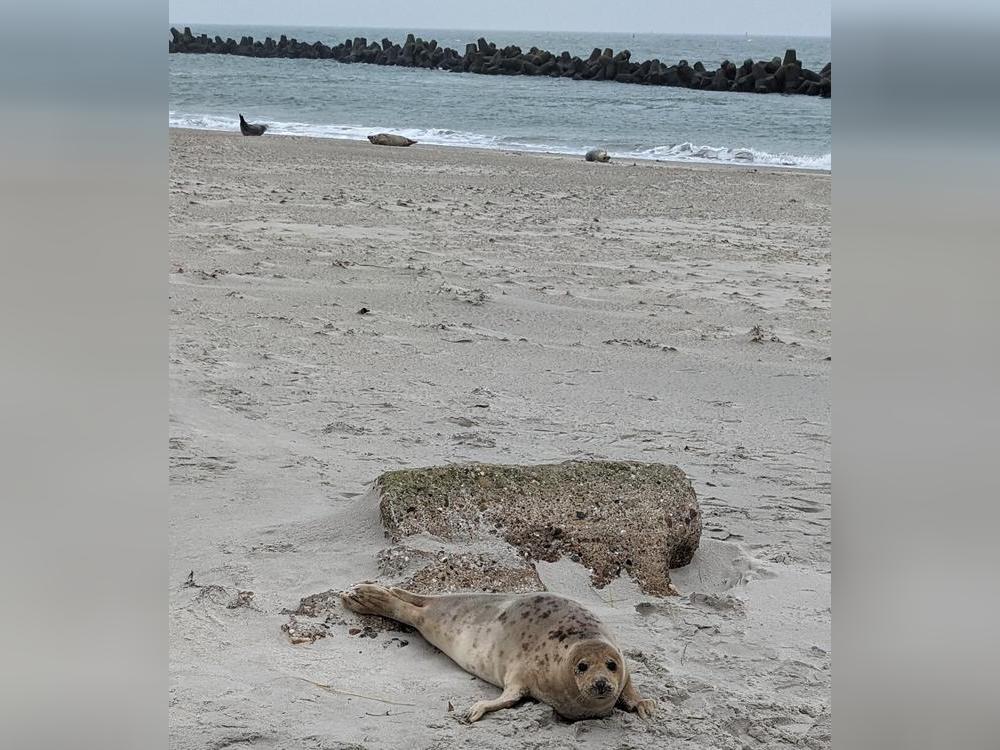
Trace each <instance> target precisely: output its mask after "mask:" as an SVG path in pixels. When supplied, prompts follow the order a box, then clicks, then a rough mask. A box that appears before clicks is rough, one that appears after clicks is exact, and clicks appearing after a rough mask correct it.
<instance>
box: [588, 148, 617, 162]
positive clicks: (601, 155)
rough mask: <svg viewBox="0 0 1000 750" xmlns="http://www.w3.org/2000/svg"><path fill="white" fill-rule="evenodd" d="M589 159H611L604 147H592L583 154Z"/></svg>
mask: <svg viewBox="0 0 1000 750" xmlns="http://www.w3.org/2000/svg"><path fill="white" fill-rule="evenodd" d="M583 158H584V159H586V160H587V161H611V157H610V156H608V152H607V151H605V150H604V149H603V148H592V149H590V151H588V152H587V153H586V154H584V156H583Z"/></svg>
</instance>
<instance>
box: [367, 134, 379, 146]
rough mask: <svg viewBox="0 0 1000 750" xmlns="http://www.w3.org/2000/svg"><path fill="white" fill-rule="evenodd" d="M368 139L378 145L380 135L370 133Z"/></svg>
mask: <svg viewBox="0 0 1000 750" xmlns="http://www.w3.org/2000/svg"><path fill="white" fill-rule="evenodd" d="M368 140H369V141H370V142H371V143H374V144H376V145H378V136H377V135H370V136H368Z"/></svg>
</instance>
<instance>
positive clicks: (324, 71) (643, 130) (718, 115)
mask: <svg viewBox="0 0 1000 750" xmlns="http://www.w3.org/2000/svg"><path fill="white" fill-rule="evenodd" d="M174 25H175V26H178V27H180V26H182V25H183V24H174ZM189 25H191V30H192V32H193V33H194V34H195V35H199V34H202V33H205V34H208V35H209V37H214V36H215V35H217V34H218V35H219V36H221V37H222V38H223V39H225V38H227V37H233V38H234V39H237V40H239V38H240V37H241V36H244V35H249V36H253V38H254V39H255V40H263V39H264V38H265V37H266V36H271V37H272V38H274V39H278V37H280V36H281V35H282V34H284V35H285V36H287V37H288V38H289V39H292V38H295V39H298V40H299V41H300V42H309V43H312V42H316V41H322V42H324V43H325V44H329V45H333V44H338V43H340V42H343V41H345V40H347V39H353V37H355V36H363V37H365V38H366V39H367V40H368V41H369V42H372V41H376V42H380V41H381V40H382V38H383V37H388V38H389V39H390V40H392V41H394V42H398V43H400V44H402V43H403V41H404V40H405V38H406V34H407V33H409V32H412V33H414V34H415V35H416V36H419V37H422V38H423V39H425V40H431V39H436V40H437V42H438V44H439V45H441V46H447V47H452V48H453V49H455V50H457V51H458V52H459V53H460V54H464V52H465V45H466V44H467V43H469V42H475V41H476V39H477V38H478V37H480V36H485V37H486V39H487V40H489V41H491V42H495V43H496V44H497V46H498V47H503V46H505V45H508V44H517V45H518V46H520V47H521V48H522V49H523V50H525V51H527V50H528V49H530V48H531V47H532V46H537V47H539V48H541V49H547V50H549V51H550V52H553V53H555V54H559V53H560V52H562V51H563V50H567V51H569V52H570V54H571V55H578V56H580V57H582V58H584V59H586V58H587V57H588V56H589V55H590V52H591V50H592V49H593V48H595V47H599V48H600V49H602V50H603V49H604V48H605V47H611V48H612V49H613V50H614V51H615V52H616V53H617V52H619V51H620V50H623V49H628V50H629V51H631V53H632V57H631V59H632V61H633V62H641V61H643V60H646V59H650V58H654V57H655V58H659V60H660V61H661V62H663V63H664V64H666V65H670V64H675V63H677V62H678V61H680V60H682V59H685V60H687V61H688V63H690V64H691V65H694V63H695V62H696V61H699V60H700V61H702V62H703V63H704V64H705V67H706V68H708V69H709V70H714V69H715V68H717V67H718V65H719V63H720V62H721V61H722V60H724V59H728V60H731V61H733V62H735V63H736V64H740V63H742V62H743V60H745V59H746V58H753V59H754V60H759V59H764V60H769V59H770V58H772V57H774V56H779V57H780V56H782V55H783V54H784V52H785V50H786V49H788V48H793V49H795V50H796V52H797V54H798V59H799V60H801V61H802V63H803V65H804V66H805V67H807V68H810V69H812V70H815V71H817V72H818V71H819V69H820V68H822V66H823V65H825V64H826V63H827V62H830V39H829V38H828V37H827V38H823V37H777V36H772V37H766V36H755V35H752V34H748V35H746V36H710V35H683V36H672V35H665V34H634V35H633V34H604V33H561V32H526V31H508V32H498V31H489V32H486V31H476V30H471V31H456V30H446V29H407V30H404V29H376V28H368V29H358V28H324V27H278V26H275V27H263V26H219V25H194V24H189ZM168 38H169V34H168V33H167V31H166V30H165V32H164V37H163V45H164V52H166V46H167V40H168ZM169 57H170V111H169V124H170V125H171V126H173V127H186V128H203V129H209V130H230V131H236V130H238V129H239V125H238V123H239V120H238V117H237V115H238V113H240V112H242V113H243V114H244V115H245V116H246V118H247V119H248V120H250V121H251V122H263V123H267V125H268V133H277V134H287V135H305V136H314V137H321V138H324V137H325V138H349V139H357V140H361V139H363V138H365V136H367V135H368V134H370V133H374V132H380V131H391V132H394V133H400V134H402V135H406V136H409V137H410V138H414V139H416V140H417V141H419V142H421V143H428V144H437V145H443V146H456V147H475V148H487V149H504V150H515V151H534V152H550V153H565V154H583V153H584V152H586V151H587V150H588V149H591V148H595V147H600V148H604V149H606V150H607V151H608V152H609V153H610V154H611V155H612V157H617V158H633V159H664V160H673V161H695V162H722V163H732V164H743V165H768V166H788V167H805V168H812V169H823V170H829V169H830V168H831V147H830V143H831V126H830V119H831V118H830V111H831V102H832V100H831V99H821V98H819V97H812V96H802V95H781V94H752V93H737V92H717V91H701V90H690V89H683V88H671V87H666V86H641V85H636V84H625V83H616V82H609V81H574V80H571V79H565V78H547V77H544V78H543V77H529V76H486V75H478V74H474V73H451V72H448V71H444V70H426V69H418V68H402V67H394V66H380V65H369V64H364V63H352V64H344V63H338V62H336V61H334V60H308V59H280V58H251V57H239V56H235V55H195V54H172V55H170V56H169Z"/></svg>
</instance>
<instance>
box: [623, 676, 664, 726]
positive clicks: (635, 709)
mask: <svg viewBox="0 0 1000 750" xmlns="http://www.w3.org/2000/svg"><path fill="white" fill-rule="evenodd" d="M615 705H616V706H617V707H618V708H620V709H621V710H622V711H631V712H632V713H637V714H639V718H640V719H651V718H653V714H654V713H656V701H654V700H652V699H650V698H643V697H642V696H641V695H639V693H638V692H637V691H636V689H635V686H634V685H633V684H632V678H631V677H629V678H628V681H627V682H626V683H625V688H624V689H623V690H622V694H621V695H620V696H618V703H616V704H615Z"/></svg>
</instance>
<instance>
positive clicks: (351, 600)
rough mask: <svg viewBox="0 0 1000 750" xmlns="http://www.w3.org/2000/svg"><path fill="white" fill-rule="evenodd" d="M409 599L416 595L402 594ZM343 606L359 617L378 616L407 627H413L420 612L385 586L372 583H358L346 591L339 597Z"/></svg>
mask: <svg viewBox="0 0 1000 750" xmlns="http://www.w3.org/2000/svg"><path fill="white" fill-rule="evenodd" d="M396 590H397V591H402V589H396ZM404 593H406V594H409V595H410V596H411V597H416V598H420V599H423V597H417V595H416V594H410V593H409V592H408V591H407V592H404ZM340 599H341V601H342V602H343V603H344V606H345V607H347V609H349V610H351V611H352V612H357V613H358V614H359V615H379V616H380V617H388V618H389V619H390V620H398V621H399V622H403V623H406V624H407V625H414V627H415V622H416V620H417V619H419V617H420V610H419V609H418V608H417V607H416V606H414V605H413V604H412V603H411V602H410V601H409V600H408V599H405V598H403V597H400V596H397V595H396V594H395V593H393V592H392V591H390V590H389V589H387V588H386V587H385V586H379V585H378V584H374V583H359V584H358V585H357V586H354V587H353V588H351V589H350V590H348V591H345V592H344V593H343V594H341V595H340Z"/></svg>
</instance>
